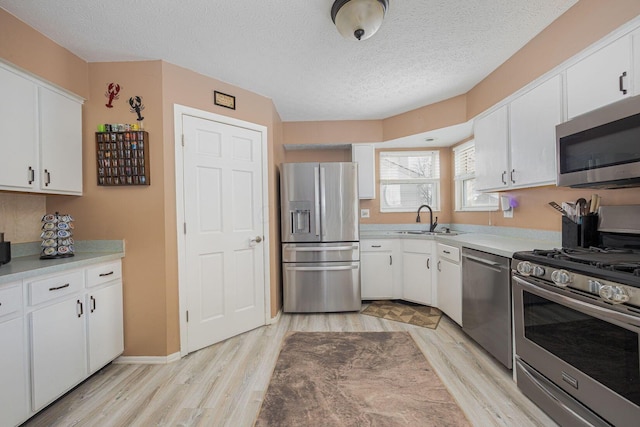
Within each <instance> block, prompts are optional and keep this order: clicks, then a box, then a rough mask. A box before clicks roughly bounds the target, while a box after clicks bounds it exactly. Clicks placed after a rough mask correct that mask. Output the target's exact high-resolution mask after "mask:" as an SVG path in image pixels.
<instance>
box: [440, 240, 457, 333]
mask: <svg viewBox="0 0 640 427" xmlns="http://www.w3.org/2000/svg"><path fill="white" fill-rule="evenodd" d="M437 252H438V265H437V270H438V274H437V276H438V280H437V282H436V283H437V294H438V304H437V306H438V308H439V309H440V310H442V311H443V312H444V313H445V314H446V315H447V316H449V318H451V320H453V321H454V322H456V323H457V324H458V325H460V326H462V271H461V266H460V249H458V248H456V247H454V246H449V245H445V244H442V243H438V244H437Z"/></svg>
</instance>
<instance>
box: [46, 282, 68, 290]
mask: <svg viewBox="0 0 640 427" xmlns="http://www.w3.org/2000/svg"><path fill="white" fill-rule="evenodd" d="M68 287H69V284H68V283H65V284H64V285H62V286H56V287H53V288H49V291H59V290H60V289H64V288H68Z"/></svg>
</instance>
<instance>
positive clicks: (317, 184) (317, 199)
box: [313, 167, 320, 237]
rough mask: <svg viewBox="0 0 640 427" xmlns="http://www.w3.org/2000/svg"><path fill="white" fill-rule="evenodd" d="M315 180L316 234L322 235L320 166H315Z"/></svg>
mask: <svg viewBox="0 0 640 427" xmlns="http://www.w3.org/2000/svg"><path fill="white" fill-rule="evenodd" d="M313 181H314V188H315V192H314V201H315V211H316V212H315V213H316V236H317V237H320V171H319V168H318V167H315V168H313Z"/></svg>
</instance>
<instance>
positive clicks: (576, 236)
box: [562, 216, 582, 248]
mask: <svg viewBox="0 0 640 427" xmlns="http://www.w3.org/2000/svg"><path fill="white" fill-rule="evenodd" d="M581 237H582V235H581V233H580V224H576V223H575V222H573V221H572V220H571V219H570V218H569V217H566V216H563V217H562V247H563V248H578V247H580V243H581Z"/></svg>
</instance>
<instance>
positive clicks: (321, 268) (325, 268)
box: [285, 265, 358, 271]
mask: <svg viewBox="0 0 640 427" xmlns="http://www.w3.org/2000/svg"><path fill="white" fill-rule="evenodd" d="M285 268H286V269H287V270H291V271H339V270H355V269H357V268H358V265H344V266H337V267H289V266H287V267H285Z"/></svg>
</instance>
